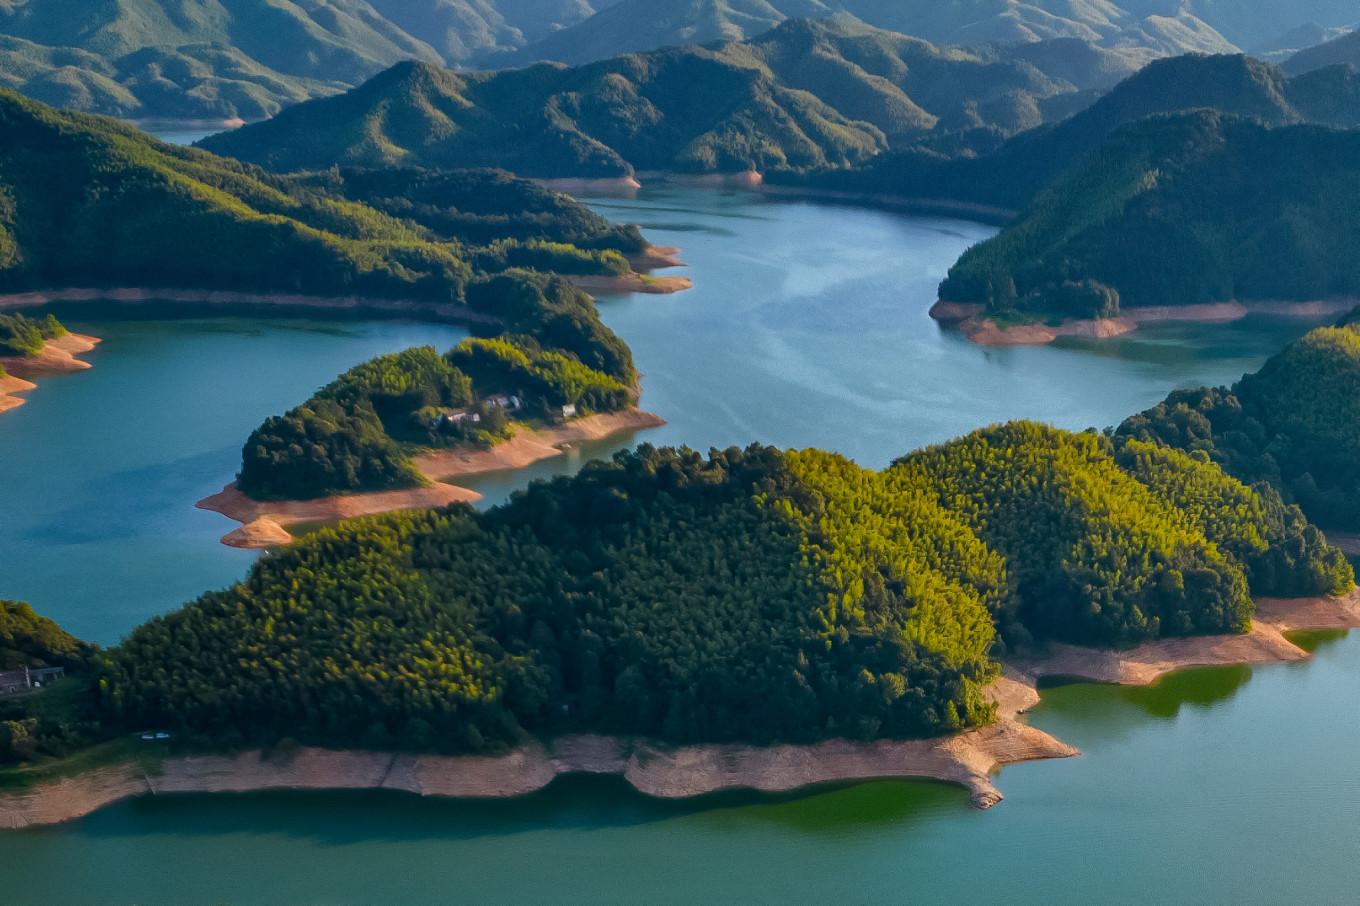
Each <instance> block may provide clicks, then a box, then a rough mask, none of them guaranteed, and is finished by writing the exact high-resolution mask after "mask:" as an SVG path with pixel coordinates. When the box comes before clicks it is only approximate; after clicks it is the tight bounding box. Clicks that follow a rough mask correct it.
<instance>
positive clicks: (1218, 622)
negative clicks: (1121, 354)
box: [895, 422, 1252, 645]
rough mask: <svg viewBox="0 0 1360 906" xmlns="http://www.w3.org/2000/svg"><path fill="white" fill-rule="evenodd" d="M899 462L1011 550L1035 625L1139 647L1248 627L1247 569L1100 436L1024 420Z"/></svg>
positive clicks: (1023, 613) (1000, 548) (999, 547)
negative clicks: (1120, 461) (1125, 467)
mask: <svg viewBox="0 0 1360 906" xmlns="http://www.w3.org/2000/svg"><path fill="white" fill-rule="evenodd" d="M895 468H896V469H902V470H905V471H906V473H907V474H909V475H915V476H919V477H920V478H921V479H922V480H924V481H926V482H928V483H929V484H930V485H932V486H933V487H934V488H935V491H936V494H937V495H938V497H939V500H940V501H941V503H942V504H944V505H945V506H946V507H947V508H949V509H950V510H951V511H953V512H954V513H956V514H957V515H958V516H959V518H961V519H962V520H963V521H964V522H965V523H966V524H967V525H969V526H970V527H972V528H973V530H974V531H976V532H977V533H978V536H979V537H980V538H982V540H983V541H985V542H986V543H987V545H988V546H989V547H991V548H992V549H994V550H996V551H997V552H999V553H1000V554H1001V555H1002V556H1004V557H1005V558H1006V560H1007V563H1008V564H1009V566H1010V569H1011V570H1012V573H1013V575H1014V577H1015V580H1016V582H1017V587H1018V590H1019V594H1020V597H1021V601H1022V604H1021V610H1020V619H1021V621H1022V622H1023V623H1024V624H1025V625H1026V626H1027V627H1028V628H1029V630H1030V631H1031V632H1034V633H1038V634H1042V635H1051V636H1056V637H1059V638H1064V639H1067V640H1069V641H1079V642H1088V643H1098V644H1107V645H1110V644H1112V645H1128V644H1133V643H1136V642H1140V641H1144V640H1147V639H1153V638H1157V637H1159V636H1163V635H1188V634H1193V633H1204V632H1235V631H1241V630H1243V629H1245V628H1246V625H1247V620H1248V618H1249V617H1250V614H1251V610H1252V605H1251V599H1250V598H1249V597H1248V594H1247V582H1246V578H1245V576H1244V575H1243V572H1242V569H1241V567H1240V566H1239V565H1237V564H1235V563H1233V562H1232V561H1231V560H1229V559H1228V558H1226V557H1225V556H1224V555H1223V554H1222V552H1220V550H1219V549H1218V547H1217V546H1216V545H1215V544H1214V543H1212V542H1211V541H1209V539H1207V538H1206V537H1205V535H1204V533H1203V530H1202V529H1201V528H1200V526H1198V525H1196V524H1195V523H1194V522H1193V520H1190V519H1186V518H1184V517H1183V516H1179V515H1178V514H1177V513H1176V512H1175V510H1174V509H1173V508H1172V507H1170V506H1168V505H1167V504H1166V503H1164V502H1163V501H1161V500H1159V499H1158V498H1157V496H1156V495H1154V493H1153V492H1152V491H1150V490H1149V489H1148V487H1146V486H1144V485H1143V484H1140V483H1139V482H1138V481H1136V480H1135V479H1134V478H1133V477H1132V476H1130V475H1129V474H1127V473H1125V472H1124V471H1122V470H1121V469H1120V468H1119V466H1118V465H1117V464H1116V463H1115V461H1114V459H1113V457H1112V456H1111V450H1110V448H1109V444H1108V442H1107V441H1105V440H1104V439H1103V438H1101V437H1099V436H1097V435H1094V434H1068V433H1066V432H1063V431H1059V430H1057V429H1055V428H1048V427H1045V426H1042V425H1037V424H1033V423H1028V422H1014V423H1011V424H1008V425H1004V426H1001V427H998V428H991V429H987V430H984V431H978V432H975V433H973V434H970V435H968V436H967V437H964V438H961V439H959V440H957V441H953V442H951V443H949V444H945V445H943V446H939V447H933V448H931V449H928V450H923V451H921V452H919V453H914V454H912V455H911V456H908V457H906V458H905V459H902V460H899V462H898V463H897V465H896V466H895Z"/></svg>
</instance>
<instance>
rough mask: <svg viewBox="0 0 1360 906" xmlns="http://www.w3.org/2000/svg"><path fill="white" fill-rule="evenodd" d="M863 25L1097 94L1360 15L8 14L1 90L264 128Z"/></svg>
mask: <svg viewBox="0 0 1360 906" xmlns="http://www.w3.org/2000/svg"><path fill="white" fill-rule="evenodd" d="M847 15H848V16H853V17H856V18H857V19H859V20H862V21H863V22H865V23H867V24H869V25H873V26H875V27H879V28H884V29H888V30H892V31H897V32H900V33H903V34H908V35H913V36H916V37H919V38H922V39H924V40H927V41H930V42H932V43H934V44H937V45H949V46H965V47H970V48H981V47H985V46H987V45H992V44H1007V45H1010V44H1034V43H1036V42H1059V43H1049V44H1048V45H1047V50H1046V51H1044V53H1047V54H1048V55H1049V56H1050V57H1052V58H1057V57H1060V56H1061V55H1063V54H1072V55H1074V56H1075V57H1076V59H1077V64H1076V65H1077V66H1078V67H1080V66H1083V65H1085V64H1084V63H1083V60H1086V59H1089V58H1091V57H1092V56H1096V57H1098V58H1099V63H1100V65H1099V68H1097V69H1095V70H1092V71H1091V72H1090V76H1091V80H1090V81H1089V82H1083V81H1081V80H1079V79H1076V78H1072V77H1070V76H1069V77H1068V81H1072V82H1073V83H1074V84H1076V85H1077V86H1078V87H1080V88H1097V89H1100V88H1105V87H1108V86H1109V85H1112V84H1114V83H1115V82H1117V81H1118V80H1119V79H1120V78H1122V77H1124V76H1127V75H1129V74H1130V73H1132V72H1134V71H1135V70H1136V69H1138V68H1139V67H1141V66H1142V65H1144V64H1145V63H1146V62H1147V61H1148V60H1150V59H1153V58H1156V57H1161V56H1171V55H1176V54H1181V53H1186V52H1204V53H1231V52H1236V51H1238V50H1239V49H1254V48H1258V47H1260V48H1262V51H1261V52H1262V53H1264V54H1267V55H1272V56H1271V58H1272V59H1275V60H1280V59H1283V58H1284V57H1285V56H1287V55H1288V52H1290V51H1293V50H1298V49H1303V48H1306V47H1308V46H1310V45H1311V44H1312V43H1317V42H1321V41H1325V40H1328V39H1329V38H1332V37H1336V36H1337V35H1338V34H1339V32H1338V29H1340V28H1342V27H1346V26H1350V25H1353V24H1355V21H1356V19H1357V18H1360V11H1357V10H1356V9H1355V5H1354V3H1353V2H1352V0H1344V2H1343V0H1291V2H1290V3H1287V4H1286V3H1282V2H1279V0H1231V2H1229V0H1118V2H1111V0H1028V2H1020V0H953V2H948V3H934V2H925V0H910V2H902V0H306V2H291V0H41V2H39V0H0V85H5V86H8V87H11V88H14V89H16V90H18V91H20V92H22V93H24V94H27V95H28V96H30V97H33V98H36V99H38V100H41V101H44V102H47V103H51V104H54V105H57V106H62V107H68V108H74V109H79V110H85V111H91V112H98V113H107V114H112V115H117V116H123V117H133V118H136V117H145V118H212V119H219V118H234V117H239V118H244V119H248V120H251V119H259V118H263V117H266V116H271V115H273V114H274V113H276V112H278V110H279V109H281V108H282V107H284V106H287V105H289V104H292V103H296V102H297V101H299V100H303V99H307V98H312V97H321V96H325V95H329V94H334V93H337V92H339V91H342V90H344V89H345V88H349V87H353V86H355V85H358V84H360V83H362V82H363V81H364V80H366V79H368V78H370V77H372V76H374V75H376V74H377V73H379V72H381V71H382V70H384V69H386V68H388V67H390V66H391V65H393V64H395V63H398V62H402V61H405V60H418V61H422V62H427V63H432V64H439V65H444V66H449V67H453V68H457V69H478V68H500V67H506V66H521V65H525V64H528V63H531V62H534V61H538V60H554V61H560V62H566V63H569V64H584V63H591V62H596V61H599V60H603V59H607V58H610V57H614V56H617V55H619V54H621V53H628V52H645V51H651V50H655V49H658V48H660V47H663V46H673V45H687V44H695V43H707V42H720V41H734V40H744V39H750V38H754V37H756V36H758V35H760V34H762V33H764V32H766V31H768V30H769V29H771V28H773V27H774V26H776V25H779V24H780V23H782V22H784V21H786V20H788V19H790V18H814V19H819V18H828V17H832V16H847ZM1041 68H1043V67H1041ZM1044 71H1045V72H1049V73H1050V74H1052V73H1051V70H1049V69H1045V70H1044ZM1079 71H1080V70H1074V72H1073V73H1072V75H1074V76H1075V75H1078V74H1079Z"/></svg>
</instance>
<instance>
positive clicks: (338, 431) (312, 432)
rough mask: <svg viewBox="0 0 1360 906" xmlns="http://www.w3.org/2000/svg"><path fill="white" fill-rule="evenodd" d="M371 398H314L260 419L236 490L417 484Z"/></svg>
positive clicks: (317, 492)
mask: <svg viewBox="0 0 1360 906" xmlns="http://www.w3.org/2000/svg"><path fill="white" fill-rule="evenodd" d="M421 480H422V479H421V477H420V475H419V474H418V473H417V472H415V471H414V470H413V469H412V468H411V466H410V464H409V463H408V461H407V458H406V455H405V454H404V453H403V452H402V450H401V448H400V447H399V446H398V445H397V443H396V441H394V440H392V438H390V437H389V436H388V435H387V432H386V431H385V430H384V428H383V423H382V420H381V419H379V418H378V414H377V413H376V412H375V411H374V410H373V404H372V403H371V402H369V401H368V400H363V401H361V402H358V403H356V404H354V405H348V406H346V405H341V404H340V403H337V402H336V401H334V400H330V399H316V400H313V401H311V402H309V403H307V404H306V405H303V406H299V407H297V408H296V409H293V410H291V411H289V412H288V413H287V414H286V415H283V416H273V417H271V418H268V419H265V422H264V424H263V425H261V426H260V427H258V428H256V429H255V430H254V431H253V432H251V435H250V438H249V439H248V440H247V441H246V445H245V448H244V449H243V451H242V458H241V472H240V474H239V475H238V476H237V481H238V482H239V486H240V488H241V490H243V491H244V492H245V493H247V494H249V495H250V496H252V497H254V498H256V499H257V500H270V499H293V498H300V499H306V498H310V497H324V496H327V495H329V494H343V493H346V492H353V491H357V490H365V491H381V490H387V489H390V488H400V487H409V486H411V485H415V484H420V482H421Z"/></svg>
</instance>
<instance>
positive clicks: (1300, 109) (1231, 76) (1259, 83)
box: [801, 55, 1360, 208]
mask: <svg viewBox="0 0 1360 906" xmlns="http://www.w3.org/2000/svg"><path fill="white" fill-rule="evenodd" d="M1200 108H1211V109H1214V110H1217V111H1220V112H1222V113H1226V114H1231V115H1234V116H1239V117H1248V118H1251V119H1255V120H1257V121H1259V122H1262V123H1264V124H1266V125H1270V126H1285V125H1292V124H1299V123H1315V124H1319V125H1326V126H1333V127H1338V128H1355V127H1360V75H1357V74H1356V73H1355V72H1354V71H1352V70H1350V69H1347V68H1344V67H1330V68H1327V69H1321V70H1317V71H1315V72H1310V73H1307V74H1305V75H1302V76H1297V77H1294V78H1290V77H1288V76H1287V75H1286V74H1285V73H1284V72H1283V71H1282V70H1280V69H1279V68H1278V67H1275V66H1271V65H1270V64H1268V63H1262V62H1261V61H1259V60H1253V59H1251V58H1250V57H1245V56H1241V55H1236V56H1208V57H1206V56H1194V55H1190V56H1184V57H1175V58H1172V59H1167V60H1158V61H1156V62H1154V63H1151V64H1149V65H1148V66H1147V67H1146V68H1145V69H1143V70H1142V71H1141V72H1139V73H1138V74H1137V75H1134V76H1131V77H1130V78H1128V79H1127V80H1125V81H1124V82H1121V83H1120V84H1119V85H1118V86H1117V87H1116V88H1115V89H1114V90H1113V91H1111V92H1110V93H1109V94H1107V95H1106V96H1104V97H1103V98H1101V99H1100V100H1098V101H1097V102H1096V103H1094V104H1092V105H1091V106H1090V107H1089V108H1087V109H1086V110H1083V111H1081V112H1079V113H1077V114H1075V115H1074V116H1072V117H1071V118H1069V119H1067V120H1064V121H1062V122H1059V123H1056V124H1054V125H1051V126H1045V127H1042V128H1039V129H1034V130H1031V131H1028V132H1024V133H1021V134H1019V135H1016V136H1015V137H1013V138H1011V139H1010V140H1008V141H1007V142H1005V143H1004V144H1002V145H1000V147H998V148H997V149H996V150H995V151H993V152H991V153H989V154H985V155H981V156H978V157H976V158H971V159H956V160H947V159H941V158H940V157H939V156H937V155H933V154H930V153H924V152H922V151H920V150H917V149H908V150H905V151H899V152H896V153H891V154H886V155H883V156H881V157H880V158H878V159H876V160H874V161H873V162H871V163H870V164H869V165H867V166H865V167H861V168H859V169H858V170H856V171H843V172H823V173H812V174H809V175H807V176H806V177H805V178H802V179H801V181H803V182H805V183H809V184H812V185H815V186H819V187H823V188H830V189H837V190H849V191H863V192H871V193H876V194H884V193H886V194H892V195H901V196H907V197H918V198H950V199H956V200H963V201H969V202H977V203H983V204H989V205H996V206H1000V207H1004V208H1020V207H1023V206H1025V205H1026V204H1028V203H1029V202H1030V201H1031V200H1032V199H1033V197H1034V196H1035V194H1036V193H1038V192H1039V191H1040V190H1042V189H1043V188H1044V187H1045V186H1047V185H1048V184H1049V183H1051V182H1052V181H1053V180H1054V179H1055V178H1057V177H1058V176H1059V175H1060V174H1061V173H1063V172H1064V171H1065V170H1067V169H1068V168H1069V167H1070V166H1071V165H1072V164H1073V163H1074V162H1075V161H1077V160H1079V159H1080V158H1081V157H1083V156H1084V155H1086V154H1089V153H1091V152H1093V151H1095V150H1096V149H1097V148H1099V147H1100V146H1101V145H1103V144H1104V142H1105V141H1106V139H1107V138H1108V137H1109V136H1110V135H1111V134H1112V133H1113V132H1114V131H1115V130H1116V129H1118V128H1120V127H1121V126H1124V125H1126V124H1129V123H1132V122H1135V121H1137V120H1139V119H1142V118H1144V117H1148V116H1152V115H1155V114H1165V113H1176V112H1182V111H1188V110H1195V109H1200Z"/></svg>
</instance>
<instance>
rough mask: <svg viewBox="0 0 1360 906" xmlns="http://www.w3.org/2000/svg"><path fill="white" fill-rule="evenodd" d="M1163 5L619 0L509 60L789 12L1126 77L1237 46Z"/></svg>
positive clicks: (710, 29)
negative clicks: (1091, 55)
mask: <svg viewBox="0 0 1360 906" xmlns="http://www.w3.org/2000/svg"><path fill="white" fill-rule="evenodd" d="M1154 5H1155V4H1154ZM1165 5H1167V6H1170V7H1172V8H1171V9H1169V10H1164V11H1159V12H1158V14H1151V13H1143V14H1133V13H1130V12H1128V11H1127V10H1126V9H1125V8H1122V7H1120V6H1116V5H1115V4H1114V3H1109V2H1105V0H1032V2H1028V3H1021V2H1017V0H956V2H951V3H926V2H919V0H917V2H901V0H622V2H620V3H618V4H616V5H615V6H613V7H611V8H609V9H607V10H605V11H603V12H601V13H599V14H598V15H596V16H593V17H591V18H590V19H587V20H586V21H584V22H582V23H580V24H579V25H575V26H572V27H570V28H566V29H563V30H562V31H560V32H558V33H556V34H554V35H552V36H550V37H548V38H546V39H544V40H542V41H539V42H537V43H534V44H531V45H530V46H528V47H526V48H525V49H523V50H522V51H518V52H515V53H513V54H511V55H508V56H507V57H504V58H503V61H504V62H507V63H517V64H524V63H528V62H532V61H535V60H557V61H561V62H565V63H577V64H579V63H586V62H590V61H592V60H597V59H601V58H603V57H607V56H612V55H614V54H617V53H621V52H625V51H644V50H652V49H654V48H657V47H661V46H667V45H675V44H693V43H706V42H712V41H731V40H740V39H742V38H749V37H753V36H755V35H757V34H759V33H761V32H763V31H765V30H767V29H769V28H771V27H773V26H774V25H777V24H778V23H780V22H782V21H784V20H785V19H790V18H825V17H829V16H832V15H835V14H838V13H848V14H850V15H853V16H855V17H856V18H859V19H861V20H863V21H864V22H867V23H869V24H870V25H874V26H877V27H879V28H885V29H889V30H892V31H898V32H902V33H904V34H909V35H915V36H918V37H921V38H924V39H926V40H928V41H932V42H934V43H937V44H955V45H964V46H979V45H982V44H989V43H1017V42H1026V43H1028V42H1034V41H1043V40H1050V39H1059V38H1068V39H1077V40H1080V41H1084V42H1087V43H1090V44H1093V45H1096V46H1098V47H1103V48H1105V49H1107V50H1122V51H1125V52H1127V53H1128V54H1129V55H1130V56H1129V60H1128V64H1127V68H1126V69H1125V70H1124V73H1125V74H1127V73H1128V72H1131V71H1132V70H1133V69H1135V68H1137V65H1138V64H1140V63H1143V62H1146V61H1147V60H1148V59H1150V58H1151V57H1154V56H1164V55H1174V54H1179V53H1187V52H1190V51H1200V52H1208V53H1223V52H1232V51H1234V50H1236V49H1237V48H1235V47H1234V46H1233V45H1232V43H1231V42H1229V41H1228V40H1226V39H1225V38H1223V36H1222V35H1220V34H1218V33H1217V32H1216V31H1215V30H1214V29H1213V28H1212V27H1210V26H1209V25H1208V24H1206V23H1205V22H1203V21H1202V20H1200V19H1198V18H1196V17H1195V16H1193V15H1190V14H1187V13H1183V12H1179V11H1177V10H1176V9H1175V8H1174V6H1175V4H1165Z"/></svg>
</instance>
